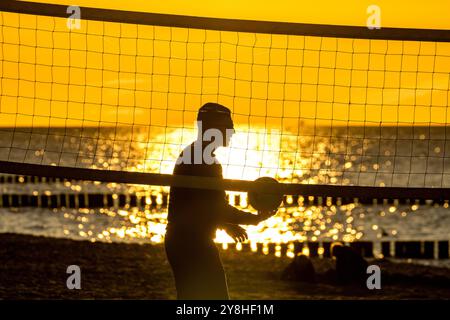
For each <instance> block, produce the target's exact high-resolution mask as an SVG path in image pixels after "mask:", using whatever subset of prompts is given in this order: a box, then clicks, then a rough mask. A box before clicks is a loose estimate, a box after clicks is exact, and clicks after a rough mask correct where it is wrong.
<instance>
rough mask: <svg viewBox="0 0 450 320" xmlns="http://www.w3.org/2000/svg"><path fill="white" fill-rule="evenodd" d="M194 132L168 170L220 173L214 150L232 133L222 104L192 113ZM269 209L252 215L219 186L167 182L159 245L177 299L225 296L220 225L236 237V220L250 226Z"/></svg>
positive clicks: (239, 231)
mask: <svg viewBox="0 0 450 320" xmlns="http://www.w3.org/2000/svg"><path fill="white" fill-rule="evenodd" d="M197 125H198V137H197V140H196V141H195V142H193V143H192V144H191V145H189V146H187V147H186V148H185V149H184V150H183V152H182V153H181V154H180V157H179V158H178V160H177V163H176V165H175V169H174V172H173V174H174V175H188V176H203V177H216V178H222V166H221V165H220V163H219V162H218V161H217V160H216V158H215V155H214V151H215V150H216V148H218V147H221V146H228V144H229V141H230V139H231V135H232V134H233V133H234V127H233V121H232V119H231V112H230V110H229V109H228V108H226V107H224V106H222V105H220V104H216V103H206V104H205V105H204V106H202V107H201V108H200V110H199V112H198V116H197ZM273 214H274V212H259V214H258V215H254V214H251V213H249V212H245V211H241V210H238V209H237V208H235V207H233V206H230V205H229V204H228V203H227V201H226V197H225V191H224V190H222V191H220V190H212V189H196V188H179V187H172V188H171V190H170V199H169V215H168V224H167V228H166V237H165V247H166V254H167V257H168V260H169V263H170V265H171V267H172V270H173V274H174V277H175V284H176V289H177V296H178V299H228V289H227V282H226V277H225V273H224V270H223V267H222V263H221V260H220V257H219V252H218V250H217V247H216V245H215V243H214V238H215V234H216V230H217V229H218V228H222V229H225V231H226V232H227V233H228V234H229V235H231V236H232V237H233V238H234V239H235V240H236V241H243V240H245V239H247V234H246V232H245V229H243V228H241V227H239V224H253V225H256V224H258V223H259V222H261V221H262V220H265V219H267V218H269V217H270V216H272V215H273Z"/></svg>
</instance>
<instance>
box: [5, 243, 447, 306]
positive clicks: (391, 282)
mask: <svg viewBox="0 0 450 320" xmlns="http://www.w3.org/2000/svg"><path fill="white" fill-rule="evenodd" d="M221 257H222V260H223V264H224V266H225V270H226V272H227V277H228V282H229V291H230V297H231V298H232V299H450V269H447V268H438V267H428V266H419V265H414V264H408V263H393V262H390V261H387V260H377V261H370V263H373V264H378V265H379V266H380V268H381V272H382V275H381V285H382V289H381V290H368V289H360V288H354V287H342V286H337V285H334V284H332V283H329V282H324V281H319V283H316V284H305V283H299V282H292V281H283V280H280V276H281V273H282V271H283V269H284V268H285V267H286V266H287V265H288V264H289V263H290V261H291V259H289V258H285V257H283V258H277V257H275V256H271V255H267V256H265V255H262V254H260V253H252V252H237V251H235V250H226V251H223V250H221ZM72 264H75V265H79V266H80V268H81V273H82V275H81V287H82V288H81V290H69V289H67V287H66V279H67V277H68V276H69V275H68V274H66V268H67V266H69V265H72ZM313 264H314V267H315V269H316V271H317V272H318V273H319V274H322V273H324V272H325V271H326V270H328V269H329V268H332V267H333V261H332V260H330V259H320V258H317V259H313ZM175 296H176V293H175V286H174V282H173V278H172V274H171V270H170V267H169V265H168V263H167V260H166V256H165V252H164V247H163V246H162V245H150V244H148V245H139V244H118V243H99V242H96V243H92V242H88V241H73V240H66V239H54V238H44V237H34V236H25V235H16V234H0V299H174V298H175Z"/></svg>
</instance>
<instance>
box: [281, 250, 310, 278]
mask: <svg viewBox="0 0 450 320" xmlns="http://www.w3.org/2000/svg"><path fill="white" fill-rule="evenodd" d="M281 279H282V280H293V281H301V282H315V280H316V271H315V270H314V266H313V264H312V262H311V260H310V259H309V258H308V257H307V256H305V255H303V254H298V255H297V256H296V257H295V258H294V260H293V261H292V262H291V263H290V264H289V265H288V266H287V267H286V269H284V271H283V274H282V275H281Z"/></svg>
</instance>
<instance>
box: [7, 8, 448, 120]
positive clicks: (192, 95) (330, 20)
mask: <svg viewBox="0 0 450 320" xmlns="http://www.w3.org/2000/svg"><path fill="white" fill-rule="evenodd" d="M48 2H53V3H65V2H64V1H48ZM243 3H245V5H243ZM71 4H72V3H71ZM78 4H79V5H82V6H83V5H89V6H91V7H105V8H115V9H123V10H139V11H147V12H160V13H173V14H186V15H197V16H208V17H224V18H240V19H253V20H272V21H290V22H305V23H326V24H343V25H364V24H365V21H366V19H367V14H366V8H367V5H368V4H372V1H361V0H358V1H340V2H336V1H320V2H317V1H315V2H309V1H308V2H306V1H305V2H299V1H276V2H273V1H262V2H261V1H258V2H256V1H245V2H243V1H234V0H233V1H208V5H205V3H204V1H189V2H187V1H126V2H125V1H111V0H110V1H78ZM377 4H378V5H379V6H380V7H381V10H382V11H381V14H382V15H381V22H382V27H384V26H389V27H414V28H441V29H449V30H450V19H448V12H450V2H449V1H428V2H423V1H409V2H408V5H400V4H398V3H397V2H396V3H393V1H377ZM344 9H345V10H344ZM1 25H2V26H3V32H2V35H1V44H0V45H1V50H0V52H1V54H2V64H1V72H2V73H1V74H2V82H1V100H0V125H2V126H8V125H12V124H14V125H16V126H78V125H80V124H83V125H99V124H100V125H115V124H116V123H117V122H118V123H120V124H124V125H131V124H137V125H148V124H151V125H161V126H167V125H179V124H181V123H183V124H188V125H192V123H193V120H194V117H195V111H196V109H197V108H198V107H199V106H200V105H201V104H202V103H204V102H207V101H219V102H221V103H223V104H226V105H227V106H230V107H231V108H232V109H233V111H234V113H235V118H236V120H237V121H238V122H241V123H242V122H244V123H249V122H258V123H266V120H269V121H268V122H269V124H272V125H274V126H276V127H278V126H281V127H284V126H295V125H298V121H299V119H302V120H304V121H306V122H308V123H311V122H313V121H316V122H317V123H319V124H331V123H332V124H333V125H348V124H355V125H360V124H363V123H364V124H366V125H370V124H378V123H379V122H383V123H385V124H386V125H389V124H397V123H400V124H404V125H411V124H422V125H423V124H428V123H429V122H432V123H434V124H446V123H449V122H450V112H447V111H448V101H449V99H450V94H449V90H448V88H449V81H450V80H449V73H450V44H448V43H425V42H422V43H419V42H400V41H384V40H376V41H369V40H351V39H335V38H317V37H301V36H285V35H267V34H238V33H236V32H218V31H204V30H192V29H191V30H188V29H181V28H165V27H152V26H137V25H126V24H117V23H100V22H92V21H89V22H86V21H82V24H81V29H80V30H72V31H71V32H68V29H67V26H66V19H62V18H50V17H42V16H38V17H36V16H29V15H18V14H10V13H3V14H2V15H1ZM19 27H20V28H19ZM36 29H37V31H36ZM136 39H137V40H136ZM36 47H37V48H36ZM369 51H370V52H371V54H370V55H369V54H367V52H369ZM367 87H369V88H368V89H367ZM168 109H169V110H168Z"/></svg>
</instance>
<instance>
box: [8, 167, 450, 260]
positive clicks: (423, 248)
mask: <svg viewBox="0 0 450 320" xmlns="http://www.w3.org/2000/svg"><path fill="white" fill-rule="evenodd" d="M64 182H65V180H61V179H57V178H45V177H29V176H18V175H0V184H1V183H4V184H5V183H6V184H24V183H35V184H38V183H48V184H52V183H64ZM71 183H72V184H74V182H73V181H71ZM229 197H231V201H230V198H229ZM168 198H169V197H168V194H167V193H164V192H162V193H159V194H150V193H144V192H141V193H139V192H138V193H128V194H116V193H86V192H74V191H71V192H66V193H54V194H52V193H49V192H41V193H39V192H33V194H25V193H23V194H20V193H14V194H13V193H10V194H6V193H4V194H0V207H5V208H19V207H39V208H51V209H54V208H73V209H82V208H114V209H120V208H125V209H126V208H139V209H145V208H158V207H159V208H164V207H167V205H168V200H169V199H168ZM227 198H228V201H229V202H230V203H232V204H234V205H241V206H242V204H243V202H242V200H243V199H241V195H240V194H231V195H230V194H227ZM358 200H359V199H341V198H329V197H308V198H306V199H305V198H303V197H301V196H285V197H284V199H283V205H284V206H298V205H327V206H329V205H341V204H346V203H355V202H360V203H364V202H361V201H358ZM244 203H246V202H244ZM370 203H371V204H373V205H377V204H384V205H386V204H394V205H396V204H398V203H399V202H398V201H396V200H395V199H394V200H387V199H384V200H381V201H379V200H377V199H372V200H371V202H370ZM406 203H408V202H407V201H406ZM409 203H411V204H419V203H420V204H423V203H426V202H423V201H421V202H419V201H411V202H409ZM428 204H429V203H428ZM446 204H447V203H446ZM447 205H448V204H447ZM374 244H375V242H372V241H355V242H352V243H350V244H349V245H350V246H352V247H353V248H354V249H355V250H357V251H359V252H360V253H361V254H362V255H363V256H364V257H373V256H374ZM257 245H258V251H262V248H259V247H260V246H262V244H261V243H258V244H257ZM288 245H289V244H286V243H284V244H275V243H268V244H267V246H268V247H267V249H266V250H267V251H268V252H269V253H275V251H276V249H277V248H278V249H279V251H280V252H281V254H283V253H286V251H287V250H288ZM293 245H294V250H293V251H294V253H295V254H296V253H299V252H302V250H303V248H307V249H308V250H307V252H308V254H309V256H311V257H315V256H322V257H329V256H330V247H331V242H320V243H319V242H296V243H294V244H293ZM380 245H381V248H379V250H378V251H380V253H381V254H382V256H384V257H396V258H418V259H420V258H424V259H434V258H439V259H448V258H449V241H447V240H442V241H381V242H380ZM241 249H242V250H246V249H248V250H250V248H249V244H248V243H244V244H242V245H241Z"/></svg>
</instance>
